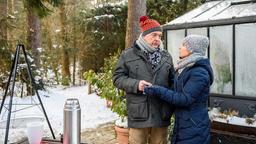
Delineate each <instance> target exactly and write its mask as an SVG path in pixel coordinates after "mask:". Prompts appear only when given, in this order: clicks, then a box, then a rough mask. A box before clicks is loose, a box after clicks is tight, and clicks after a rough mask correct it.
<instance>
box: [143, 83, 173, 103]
mask: <svg viewBox="0 0 256 144" xmlns="http://www.w3.org/2000/svg"><path fill="white" fill-rule="evenodd" d="M144 93H145V94H147V95H150V96H154V97H159V98H160V99H162V100H165V101H167V102H169V103H171V102H172V98H173V91H172V90H169V89H167V88H165V87H161V86H156V85H153V86H149V87H145V89H144Z"/></svg>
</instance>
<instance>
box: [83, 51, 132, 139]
mask: <svg viewBox="0 0 256 144" xmlns="http://www.w3.org/2000/svg"><path fill="white" fill-rule="evenodd" d="M119 56H120V52H118V53H116V54H114V55H111V56H110V57H109V58H106V59H105V60H104V66H103V67H102V68H101V72H100V73H95V72H94V71H92V70H89V71H87V72H85V73H84V78H85V79H86V80H87V81H88V82H89V83H91V84H92V85H93V86H95V87H96V91H97V94H98V95H99V96H100V97H102V98H104V99H106V100H107V101H111V106H110V108H111V110H112V111H113V112H115V113H117V114H118V116H119V119H118V120H117V121H116V123H115V124H116V126H115V130H116V132H117V140H118V143H119V144H122V143H128V134H129V130H128V128H127V117H126V116H127V109H126V99H125V92H124V91H122V90H118V89H117V88H116V87H115V86H114V85H113V82H112V76H113V72H114V69H115V66H116V63H117V60H118V58H119ZM119 132H121V133H119ZM120 136H121V137H120ZM123 137H125V142H120V141H119V140H121V139H122V138H123Z"/></svg>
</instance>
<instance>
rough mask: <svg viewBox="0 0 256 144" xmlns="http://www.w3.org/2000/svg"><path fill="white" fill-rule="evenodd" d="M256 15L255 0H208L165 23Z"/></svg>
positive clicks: (172, 23)
mask: <svg viewBox="0 0 256 144" xmlns="http://www.w3.org/2000/svg"><path fill="white" fill-rule="evenodd" d="M244 16H256V1H255V0H225V1H220V0H219V1H209V2H206V3H204V4H203V5H201V6H199V7H197V8H195V9H194V10H192V11H190V12H188V13H186V14H184V15H182V16H180V17H178V18H176V19H174V20H173V21H171V22H169V23H168V24H166V25H174V24H182V23H193V22H200V21H211V20H219V19H229V18H236V17H244Z"/></svg>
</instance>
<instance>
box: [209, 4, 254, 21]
mask: <svg viewBox="0 0 256 144" xmlns="http://www.w3.org/2000/svg"><path fill="white" fill-rule="evenodd" d="M250 5H251V3H248V4H237V5H231V6H230V7H229V8H227V9H226V10H224V11H223V12H221V13H219V14H218V15H216V16H214V17H212V18H210V19H211V20H214V19H226V18H232V17H237V16H238V15H239V14H240V13H241V12H242V11H243V10H244V9H246V8H247V7H249V6H250Z"/></svg>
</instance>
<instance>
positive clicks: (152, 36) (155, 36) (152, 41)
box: [144, 31, 162, 48]
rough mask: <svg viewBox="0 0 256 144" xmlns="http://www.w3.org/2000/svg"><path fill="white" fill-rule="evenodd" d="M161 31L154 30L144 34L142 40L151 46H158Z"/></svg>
mask: <svg viewBox="0 0 256 144" xmlns="http://www.w3.org/2000/svg"><path fill="white" fill-rule="evenodd" d="M161 37H162V32H160V31H155V32H152V33H149V34H147V35H145V36H144V40H145V41H146V42H147V43H148V44H149V45H150V46H152V47H153V48H158V47H159V46H160V42H161Z"/></svg>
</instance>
